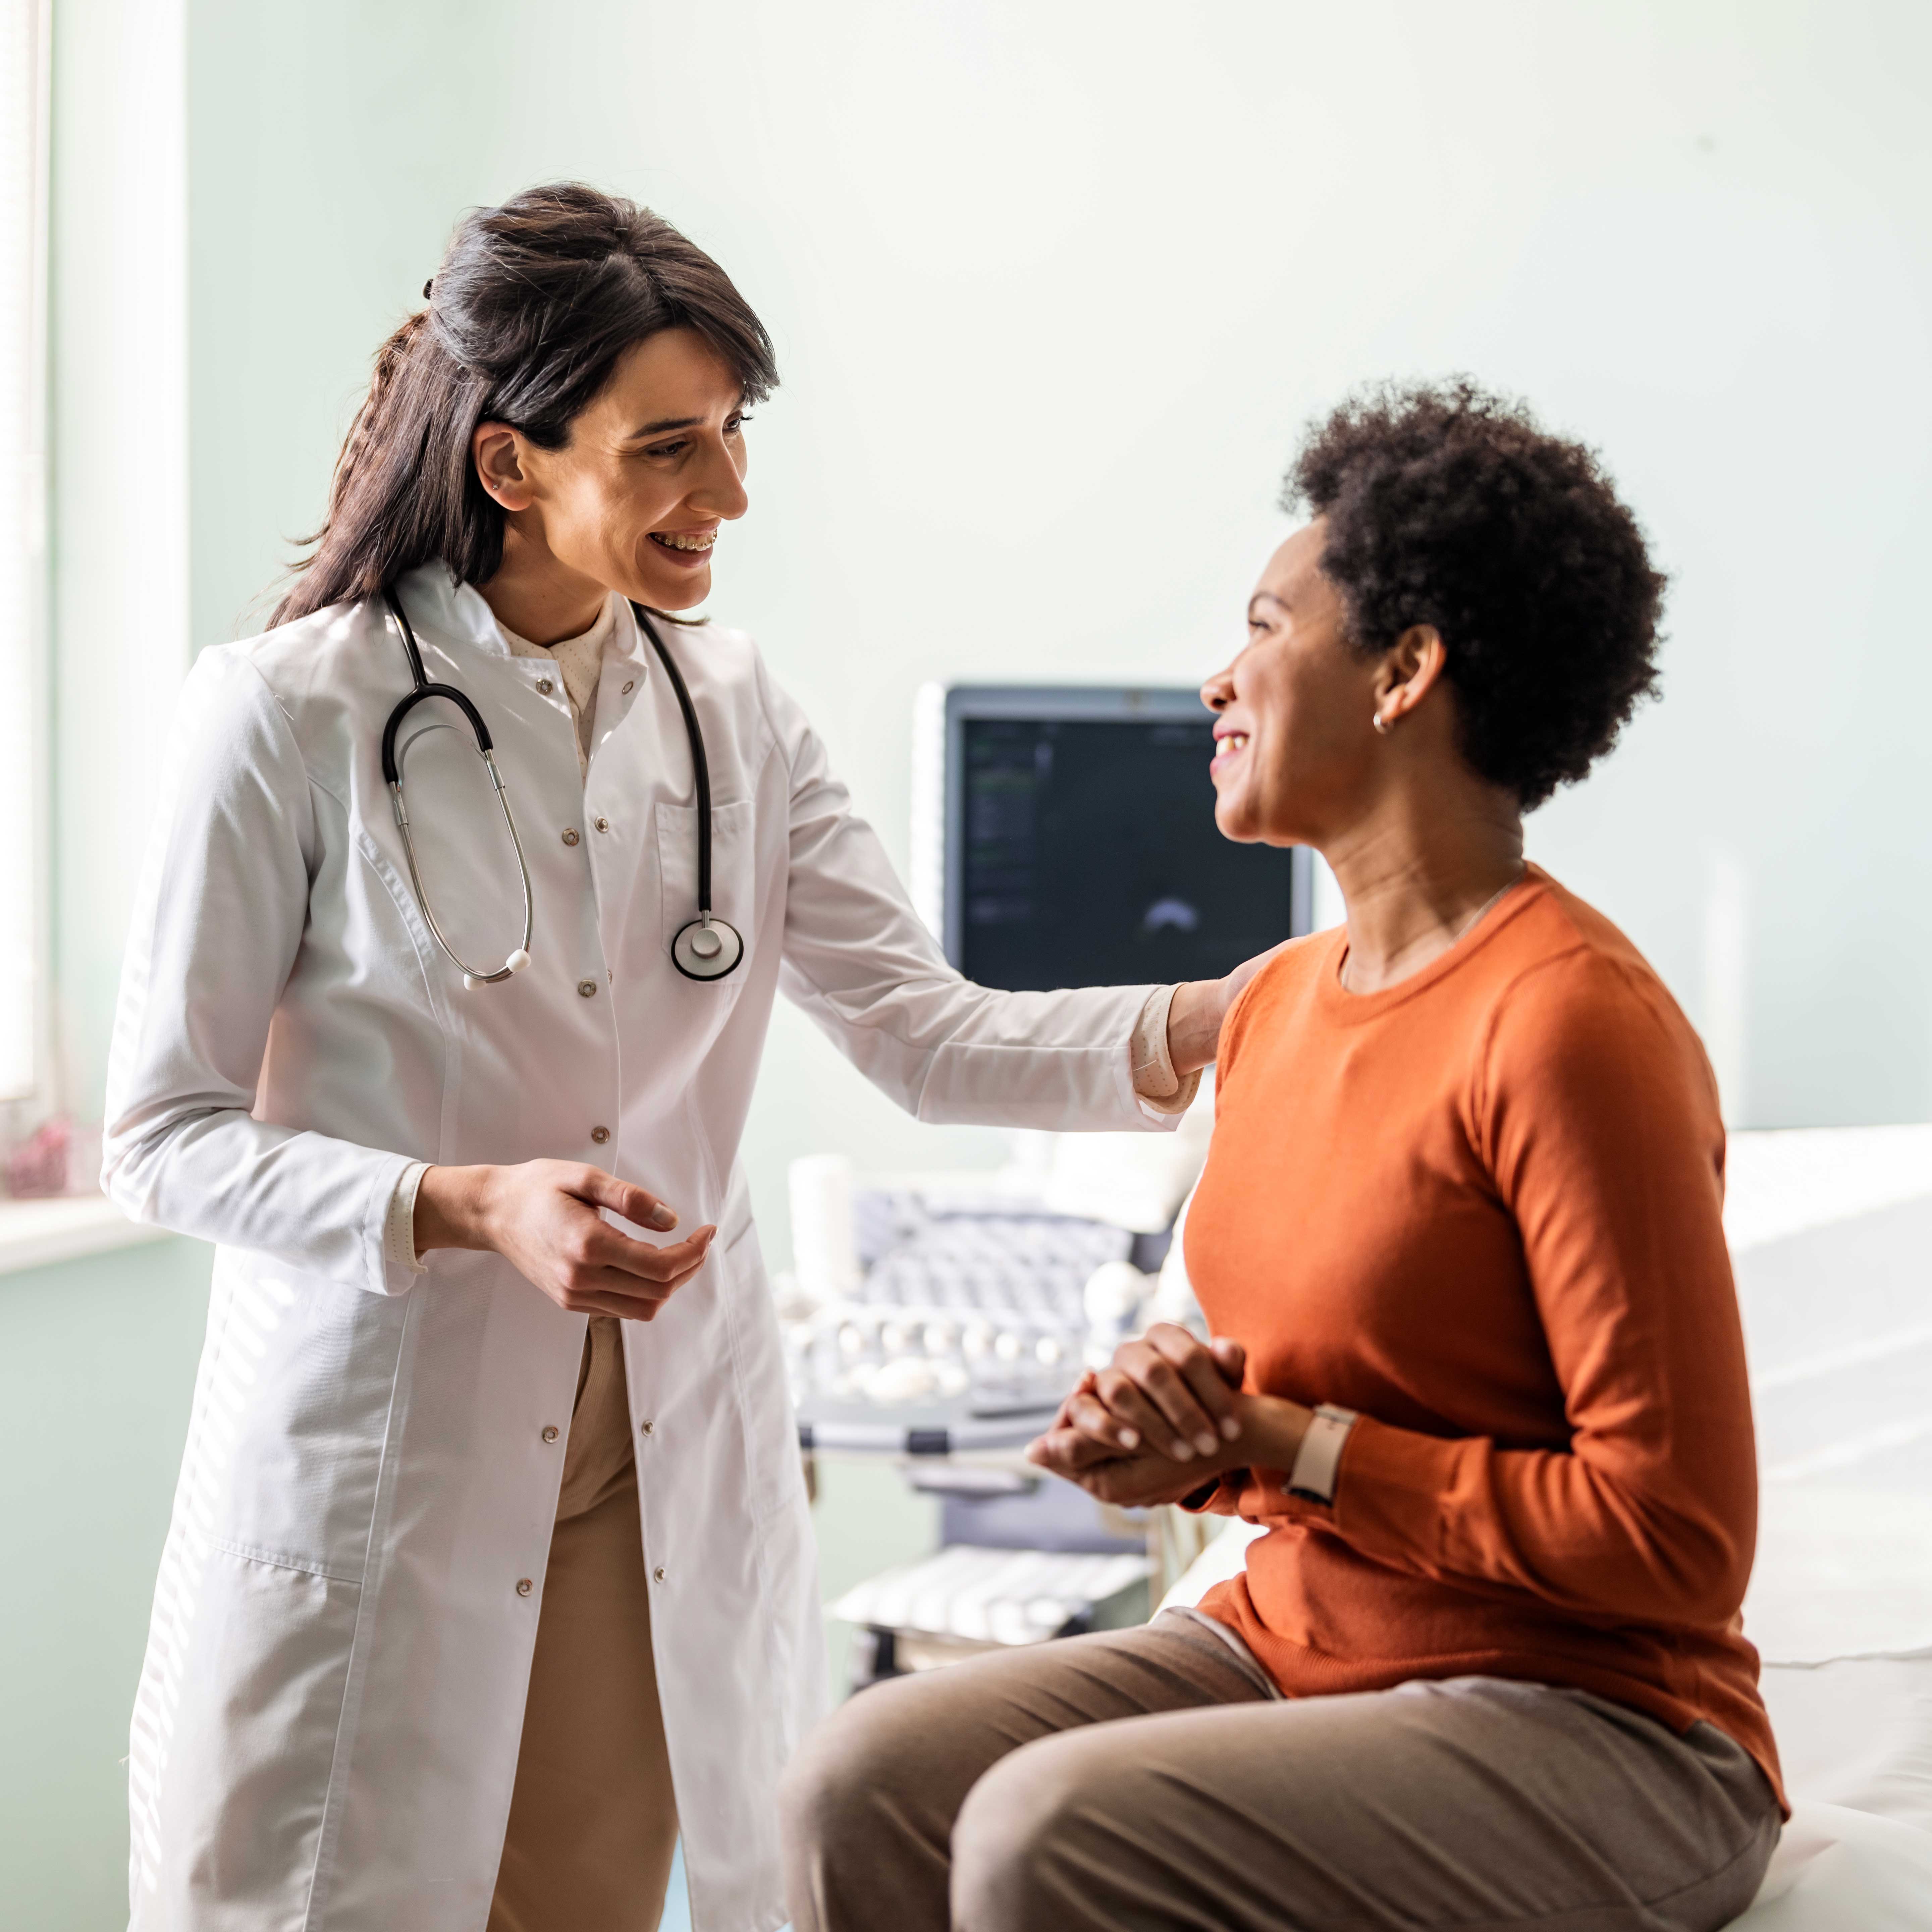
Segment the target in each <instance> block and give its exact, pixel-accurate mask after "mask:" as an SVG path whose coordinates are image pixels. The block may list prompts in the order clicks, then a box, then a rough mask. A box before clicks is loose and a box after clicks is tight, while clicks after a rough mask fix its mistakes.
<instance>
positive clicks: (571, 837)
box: [563, 825, 577, 845]
mask: <svg viewBox="0 0 1932 1932" xmlns="http://www.w3.org/2000/svg"><path fill="white" fill-rule="evenodd" d="M563 842H564V843H565V844H566V845H574V844H576V843H577V827H576V826H574V825H566V826H565V827H564V828H563Z"/></svg>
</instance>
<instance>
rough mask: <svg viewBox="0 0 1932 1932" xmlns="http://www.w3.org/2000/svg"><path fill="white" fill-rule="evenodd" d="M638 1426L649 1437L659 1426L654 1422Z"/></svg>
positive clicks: (641, 1423)
mask: <svg viewBox="0 0 1932 1932" xmlns="http://www.w3.org/2000/svg"><path fill="white" fill-rule="evenodd" d="M637 1427H639V1428H640V1429H641V1430H643V1432H644V1433H645V1434H646V1436H648V1435H649V1433H651V1431H652V1430H653V1429H655V1427H657V1424H655V1423H654V1422H640V1423H639V1424H637Z"/></svg>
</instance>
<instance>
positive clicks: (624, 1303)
mask: <svg viewBox="0 0 1932 1932" xmlns="http://www.w3.org/2000/svg"><path fill="white" fill-rule="evenodd" d="M604 1208H608V1209H609V1210H610V1212H611V1213H612V1214H616V1215H619V1216H621V1217H622V1218H623V1219H624V1220H626V1221H628V1222H630V1223H632V1224H633V1225H634V1226H638V1227H643V1228H656V1229H663V1230H664V1231H666V1232H668V1231H669V1230H670V1229H673V1228H675V1227H676V1226H677V1216H676V1214H675V1213H674V1212H673V1211H672V1210H671V1209H670V1208H668V1207H667V1206H666V1205H664V1202H661V1201H660V1200H658V1198H657V1197H656V1196H655V1195H653V1194H647V1193H646V1192H645V1191H644V1190H643V1189H642V1188H641V1187H632V1186H631V1184H629V1183H628V1181H619V1180H618V1179H617V1178H616V1176H615V1175H610V1174H607V1173H605V1172H604V1170H603V1169H601V1168H599V1167H585V1166H580V1165H578V1164H577V1163H575V1162H574V1161H565V1160H528V1161H520V1162H518V1163H517V1164H516V1165H515V1166H510V1167H492V1166H477V1167H432V1168H431V1169H428V1171H427V1172H425V1175H423V1177H422V1183H421V1184H420V1186H419V1189H418V1191H417V1194H416V1215H415V1227H416V1252H417V1253H419V1254H426V1253H428V1252H429V1251H430V1250H431V1249H433V1248H468V1249H471V1250H481V1251H485V1252H493V1253H496V1254H499V1255H501V1256H502V1258H503V1259H504V1260H505V1261H506V1262H508V1263H509V1264H510V1265H511V1267H512V1268H514V1269H515V1270H516V1271H517V1273H518V1274H520V1275H521V1276H522V1277H523V1279H524V1280H526V1281H527V1282H528V1283H530V1285H531V1286H532V1287H534V1288H536V1289H540V1290H541V1292H543V1293H544V1294H545V1295H548V1296H549V1297H550V1300H551V1301H553V1302H555V1303H556V1305H557V1306H558V1307H559V1308H562V1309H565V1310H568V1311H569V1312H570V1313H572V1314H582V1315H614V1316H618V1317H619V1318H620V1319H623V1320H625V1321H629V1322H649V1321H650V1320H651V1319H652V1318H653V1317H654V1316H655V1315H656V1314H657V1312H658V1309H659V1308H660V1307H661V1306H662V1305H663V1304H664V1302H665V1301H666V1300H667V1299H668V1298H669V1297H670V1295H673V1294H674V1293H675V1292H676V1291H677V1290H678V1289H680V1288H682V1286H684V1285H685V1283H686V1282H688V1281H689V1280H691V1277H693V1276H694V1275H695V1274H697V1271H698V1270H699V1269H700V1268H702V1267H703V1265H704V1258H705V1256H706V1255H707V1254H708V1253H709V1252H710V1250H711V1242H712V1237H713V1236H714V1235H716V1233H717V1232H718V1230H717V1229H716V1228H715V1226H706V1227H703V1228H700V1229H698V1230H697V1232H696V1233H694V1234H693V1235H688V1236H687V1237H686V1238H685V1239H684V1240H683V1241H676V1242H673V1243H670V1244H668V1245H667V1246H665V1247H655V1246H653V1245H652V1244H651V1243H650V1242H649V1241H634V1240H632V1239H631V1238H630V1237H629V1236H628V1235H625V1234H624V1233H622V1232H621V1231H620V1230H619V1229H616V1228H613V1226H611V1225H610V1223H608V1222H607V1221H606V1220H604V1217H603V1215H602V1214H601V1213H600V1212H599V1210H601V1209H604Z"/></svg>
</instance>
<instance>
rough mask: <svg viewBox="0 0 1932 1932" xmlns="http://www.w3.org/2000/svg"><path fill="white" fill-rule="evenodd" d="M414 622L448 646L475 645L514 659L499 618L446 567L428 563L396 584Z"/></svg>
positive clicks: (467, 585)
mask: <svg viewBox="0 0 1932 1932" xmlns="http://www.w3.org/2000/svg"><path fill="white" fill-rule="evenodd" d="M396 594H397V595H398V596H399V597H400V598H401V599H402V601H403V608H404V610H407V611H408V613H410V622H411V623H412V624H413V625H415V626H416V629H417V630H419V631H428V632H430V633H431V634H433V635H434V636H435V637H439V638H440V639H442V640H443V641H444V642H446V643H450V642H454V643H465V644H471V645H473V646H475V648H476V649H478V650H481V651H486V652H488V653H489V654H490V655H491V656H492V657H499V658H507V657H508V655H510V646H509V643H508V640H507V639H506V638H505V637H504V635H503V628H502V625H500V624H499V623H498V622H496V613H495V612H494V611H493V610H491V609H490V607H489V605H488V604H486V603H484V601H483V599H482V597H481V595H480V594H479V593H478V591H477V590H476V589H475V586H473V585H472V584H468V583H458V581H457V580H456V577H455V573H454V572H453V571H452V570H451V569H450V568H449V565H447V564H446V563H426V564H424V565H422V566H421V567H420V568H418V569H416V570H410V571H404V573H403V574H402V575H401V577H398V578H397V580H396Z"/></svg>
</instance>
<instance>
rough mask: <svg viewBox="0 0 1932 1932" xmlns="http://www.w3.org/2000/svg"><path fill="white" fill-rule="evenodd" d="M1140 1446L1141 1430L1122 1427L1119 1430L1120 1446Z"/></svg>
mask: <svg viewBox="0 0 1932 1932" xmlns="http://www.w3.org/2000/svg"><path fill="white" fill-rule="evenodd" d="M1140 1446H1141V1433H1140V1431H1139V1430H1138V1429H1124V1430H1121V1448H1123V1449H1138V1448H1139V1447H1140Z"/></svg>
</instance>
